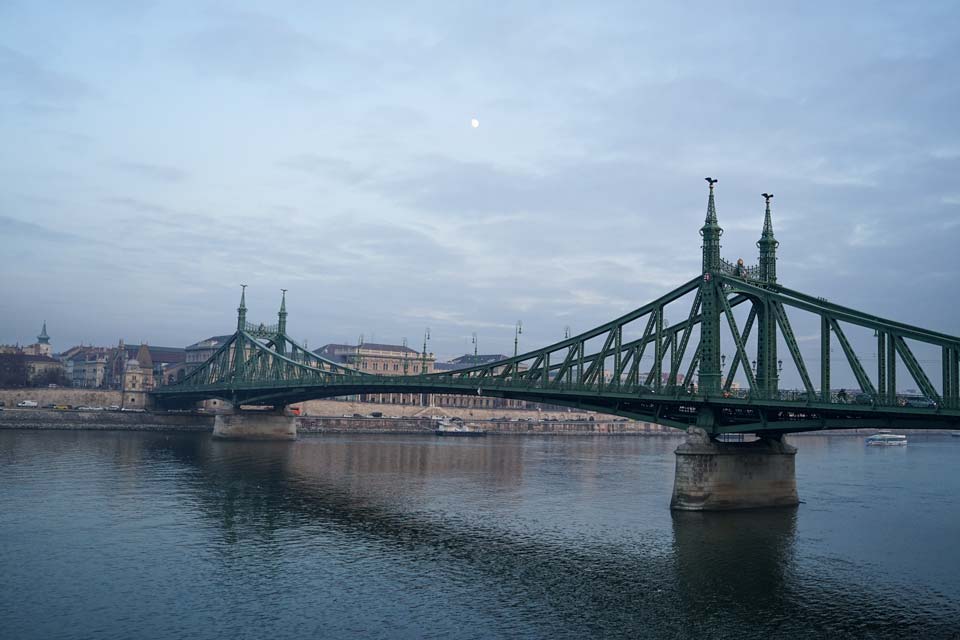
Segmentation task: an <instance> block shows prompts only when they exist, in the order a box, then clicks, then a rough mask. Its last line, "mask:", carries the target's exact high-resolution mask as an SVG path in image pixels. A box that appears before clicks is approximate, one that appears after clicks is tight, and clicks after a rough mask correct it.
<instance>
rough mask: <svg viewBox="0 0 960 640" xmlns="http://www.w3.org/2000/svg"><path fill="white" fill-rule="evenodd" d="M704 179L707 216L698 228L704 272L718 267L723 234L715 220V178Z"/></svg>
mask: <svg viewBox="0 0 960 640" xmlns="http://www.w3.org/2000/svg"><path fill="white" fill-rule="evenodd" d="M705 180H706V181H707V184H708V185H710V196H709V197H708V199H707V218H706V220H705V221H704V223H703V227H701V228H700V236H701V237H703V272H704V273H706V272H708V271H713V270H715V269H719V268H720V236H722V235H723V229H721V228H720V224H719V223H718V222H717V206H716V204H715V203H714V200H713V185H715V184H716V183H717V180H716V179H715V178H710V177H707V178H705Z"/></svg>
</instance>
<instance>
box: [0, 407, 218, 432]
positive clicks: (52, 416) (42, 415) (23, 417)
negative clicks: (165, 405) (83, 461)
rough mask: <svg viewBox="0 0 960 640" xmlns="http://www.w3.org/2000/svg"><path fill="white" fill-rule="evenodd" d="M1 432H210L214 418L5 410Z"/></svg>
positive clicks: (104, 412) (163, 414)
mask: <svg viewBox="0 0 960 640" xmlns="http://www.w3.org/2000/svg"><path fill="white" fill-rule="evenodd" d="M0 429H84V430H93V431H96V430H100V431H213V416H211V415H197V414H185V413H168V414H165V413H139V412H125V411H124V412H121V411H54V410H50V409H5V410H3V411H0Z"/></svg>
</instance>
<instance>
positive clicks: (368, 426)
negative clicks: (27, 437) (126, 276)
mask: <svg viewBox="0 0 960 640" xmlns="http://www.w3.org/2000/svg"><path fill="white" fill-rule="evenodd" d="M213 419H214V416H213V415H212V414H197V413H161V412H127V411H78V410H66V411H58V410H52V409H35V408H12V409H11V408H7V409H5V410H4V411H0V429H52V430H57V429H59V430H97V431H163V430H168V431H201V432H203V431H206V432H211V431H213ZM438 424H439V422H438V421H437V420H436V419H434V418H429V417H402V418H385V417H380V418H369V417H347V416H341V417H337V416H307V417H300V418H297V432H298V433H301V434H322V433H397V434H417V433H423V434H429V433H433V431H434V430H435V429H436V428H437V426H438ZM475 424H476V425H478V426H480V427H481V428H482V429H483V430H485V431H487V432H488V433H490V434H510V435H534V434H535V435H544V434H553V435H664V434H677V433H679V431H675V430H673V429H664V428H662V427H658V426H657V425H651V424H649V423H643V422H631V421H622V420H617V419H613V418H611V419H603V420H596V419H594V420H583V421H565V422H560V421H542V422H532V421H525V420H489V421H485V422H478V423H475Z"/></svg>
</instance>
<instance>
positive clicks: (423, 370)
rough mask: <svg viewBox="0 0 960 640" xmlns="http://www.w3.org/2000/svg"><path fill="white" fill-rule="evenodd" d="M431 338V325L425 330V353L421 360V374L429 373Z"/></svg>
mask: <svg viewBox="0 0 960 640" xmlns="http://www.w3.org/2000/svg"><path fill="white" fill-rule="evenodd" d="M429 339H430V327H427V330H426V331H424V332H423V355H422V356H421V360H420V374H421V375H427V340H429Z"/></svg>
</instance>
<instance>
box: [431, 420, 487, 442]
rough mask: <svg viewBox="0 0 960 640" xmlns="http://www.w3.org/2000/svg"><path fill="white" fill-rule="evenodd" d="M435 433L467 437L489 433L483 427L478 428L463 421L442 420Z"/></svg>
mask: <svg viewBox="0 0 960 640" xmlns="http://www.w3.org/2000/svg"><path fill="white" fill-rule="evenodd" d="M434 433H435V434H436V435H438V436H460V437H465V438H476V437H482V436H485V435H487V432H486V431H484V430H483V429H476V428H474V427H472V426H470V425H468V424H463V423H462V422H447V421H445V420H444V421H441V422H440V423H439V424H438V425H437V428H436V430H434Z"/></svg>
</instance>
